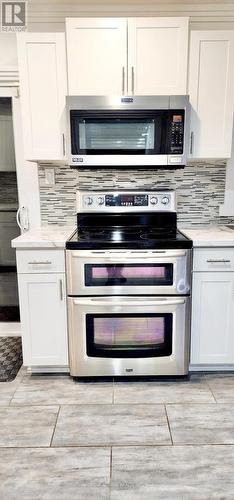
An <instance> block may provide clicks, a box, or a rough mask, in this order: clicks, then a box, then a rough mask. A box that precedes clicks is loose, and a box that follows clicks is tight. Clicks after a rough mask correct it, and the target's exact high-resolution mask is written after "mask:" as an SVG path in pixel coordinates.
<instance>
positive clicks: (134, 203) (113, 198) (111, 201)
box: [105, 194, 148, 207]
mask: <svg viewBox="0 0 234 500" xmlns="http://www.w3.org/2000/svg"><path fill="white" fill-rule="evenodd" d="M105 206H106V207H126V206H128V207H129V206H131V207H139V206H144V207H146V206H148V195H147V194H140V195H132V194H121V195H120V194H117V195H113V194H108V195H106V196H105Z"/></svg>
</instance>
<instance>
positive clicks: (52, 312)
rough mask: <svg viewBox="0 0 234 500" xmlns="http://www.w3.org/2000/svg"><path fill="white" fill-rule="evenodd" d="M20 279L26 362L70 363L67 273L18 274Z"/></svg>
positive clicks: (28, 363) (37, 363)
mask: <svg viewBox="0 0 234 500" xmlns="http://www.w3.org/2000/svg"><path fill="white" fill-rule="evenodd" d="M18 283H19V298H20V315H21V330H22V342H23V359H24V365H26V366H67V365H68V348H67V313H66V281H65V274H64V273H60V274H57V273H54V274H53V273H42V274H38V273H31V274H19V275H18Z"/></svg>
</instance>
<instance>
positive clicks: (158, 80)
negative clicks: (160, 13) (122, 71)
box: [128, 17, 189, 95]
mask: <svg viewBox="0 0 234 500" xmlns="http://www.w3.org/2000/svg"><path fill="white" fill-rule="evenodd" d="M188 21H189V20H188V18H186V17H155V18H148V17H146V18H135V19H129V20H128V82H129V88H128V92H129V94H131V93H132V94H135V95H160V94H161V95H163V94H164V95H173V94H174V95H176V94H177V95H181V94H182V95H183V94H186V85H187V52H188Z"/></svg>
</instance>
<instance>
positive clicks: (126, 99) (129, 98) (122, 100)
mask: <svg viewBox="0 0 234 500" xmlns="http://www.w3.org/2000/svg"><path fill="white" fill-rule="evenodd" d="M121 102H133V97H122V98H121Z"/></svg>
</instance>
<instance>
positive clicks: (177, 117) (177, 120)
mask: <svg viewBox="0 0 234 500" xmlns="http://www.w3.org/2000/svg"><path fill="white" fill-rule="evenodd" d="M172 121H173V123H181V122H182V115H173V119H172Z"/></svg>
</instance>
